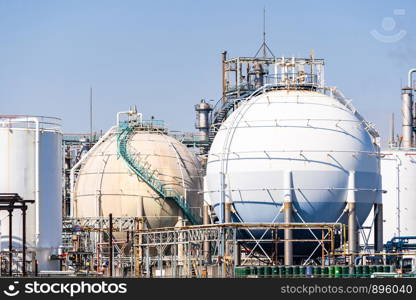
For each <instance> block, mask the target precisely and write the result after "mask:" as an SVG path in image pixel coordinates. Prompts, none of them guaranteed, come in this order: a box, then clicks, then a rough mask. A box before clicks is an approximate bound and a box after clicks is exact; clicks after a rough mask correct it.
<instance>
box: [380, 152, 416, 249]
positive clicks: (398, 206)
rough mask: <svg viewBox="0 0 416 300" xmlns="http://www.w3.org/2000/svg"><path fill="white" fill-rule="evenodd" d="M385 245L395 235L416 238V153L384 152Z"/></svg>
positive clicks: (382, 174)
mask: <svg viewBox="0 0 416 300" xmlns="http://www.w3.org/2000/svg"><path fill="white" fill-rule="evenodd" d="M382 154H383V156H382V159H381V176H382V187H383V189H384V190H386V191H387V193H385V194H383V196H382V199H383V206H384V212H383V214H384V218H383V219H384V243H386V242H387V241H388V240H390V239H391V238H392V237H394V236H416V184H415V179H416V151H405V150H386V151H383V152H382Z"/></svg>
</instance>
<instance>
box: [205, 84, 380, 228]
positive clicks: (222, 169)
mask: <svg viewBox="0 0 416 300" xmlns="http://www.w3.org/2000/svg"><path fill="white" fill-rule="evenodd" d="M366 125H367V124H366V123H365V122H364V121H363V120H362V119H361V118H359V117H358V116H357V114H355V111H354V110H353V109H351V108H348V107H347V106H346V104H345V103H342V102H341V101H340V100H338V99H336V98H334V97H331V96H328V95H325V94H322V93H318V92H314V91H302V90H274V91H269V92H265V93H262V94H260V95H258V96H255V97H253V98H251V99H250V100H249V101H247V102H245V103H243V104H242V105H240V107H239V108H238V109H237V110H235V111H234V112H233V113H232V114H231V115H230V116H229V117H228V118H227V119H226V121H225V122H224V123H223V124H222V126H221V128H220V129H219V131H218V133H217V135H216V137H215V139H214V141H213V144H212V147H211V149H210V152H209V157H208V164H207V175H206V181H205V182H206V184H205V186H204V193H205V194H206V195H207V199H210V200H211V201H212V204H213V206H214V209H215V211H216V214H217V215H218V216H220V215H221V212H220V211H219V204H220V202H221V201H224V202H231V203H232V204H233V206H234V209H235V214H234V217H233V219H234V221H236V222H247V223H259V222H262V223H277V222H283V221H284V219H283V213H282V212H281V209H282V204H283V201H284V197H285V195H286V194H290V195H291V199H292V200H291V201H292V202H293V207H294V210H295V211H296V212H295V213H294V214H293V222H337V221H340V222H346V214H345V211H344V210H345V208H346V203H347V201H355V202H356V213H357V219H358V223H359V225H360V224H362V223H363V222H364V220H365V219H366V217H367V215H368V213H369V211H370V210H371V207H372V205H373V204H374V203H375V202H376V201H377V194H378V193H380V192H381V191H380V174H379V157H378V154H379V153H378V147H377V146H376V145H375V144H374V140H373V137H372V136H371V135H370V134H369V132H368V131H367V127H366ZM288 173H289V176H290V179H291V180H285V178H286V177H287V174H288ZM285 175H286V176H285ZM221 178H223V180H221ZM286 182H287V183H286ZM222 191H223V193H222Z"/></svg>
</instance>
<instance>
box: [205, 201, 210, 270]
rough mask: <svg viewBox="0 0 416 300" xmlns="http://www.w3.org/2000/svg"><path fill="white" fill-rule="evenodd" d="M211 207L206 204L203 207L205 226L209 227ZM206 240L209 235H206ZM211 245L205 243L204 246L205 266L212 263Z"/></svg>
mask: <svg viewBox="0 0 416 300" xmlns="http://www.w3.org/2000/svg"><path fill="white" fill-rule="evenodd" d="M208 212H209V205H208V204H206V203H204V206H203V222H204V225H209V224H210V220H209V213H208ZM204 238H205V239H207V238H208V235H204ZM210 248H211V245H210V242H208V241H204V244H203V251H204V261H205V266H206V265H207V264H210V263H211V249H210Z"/></svg>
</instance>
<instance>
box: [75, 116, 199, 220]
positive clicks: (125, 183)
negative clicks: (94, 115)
mask: <svg viewBox="0 0 416 300" xmlns="http://www.w3.org/2000/svg"><path fill="white" fill-rule="evenodd" d="M153 123H154V121H151V123H144V122H143V121H140V122H137V123H135V124H133V125H132V124H131V123H128V122H125V124H127V126H128V128H129V129H130V133H129V135H128V137H124V138H125V144H126V146H125V147H126V149H127V150H126V151H127V153H128V155H127V158H126V155H123V153H122V151H120V147H121V146H122V142H120V139H122V138H123V137H122V134H120V133H121V132H122V131H123V129H122V128H121V127H118V126H116V127H113V128H111V129H110V131H109V132H108V133H107V134H106V135H104V137H103V138H102V140H101V141H99V144H97V145H96V146H95V147H94V148H93V149H91V150H90V152H89V153H88V154H87V155H88V156H87V157H86V159H85V161H84V162H83V164H82V166H81V168H80V170H79V175H78V177H77V180H76V183H75V187H74V199H73V200H74V203H73V204H74V212H73V214H74V216H75V217H78V218H82V217H99V216H103V217H107V216H108V215H109V213H112V214H113V216H114V217H135V216H137V217H141V216H143V217H145V218H146V220H147V226H149V227H150V228H158V227H166V226H174V225H175V224H176V223H177V221H178V217H182V218H183V219H188V220H189V219H190V218H189V215H187V214H186V213H185V212H186V210H187V211H188V212H192V215H194V216H195V217H196V218H197V219H199V216H200V208H201V206H202V196H201V194H200V193H198V191H200V190H201V186H202V183H201V176H200V175H199V171H200V164H199V162H198V160H197V158H196V156H195V155H194V154H192V153H191V152H190V151H189V150H188V149H187V148H186V147H185V146H184V145H183V144H182V143H180V142H179V141H178V140H176V139H174V138H172V137H170V136H168V135H167V134H166V131H165V130H164V129H161V127H158V126H153V125H152V124H153ZM149 124H150V125H149ZM129 163H130V165H129ZM132 165H133V167H132ZM137 170H138V171H137ZM140 170H142V171H143V172H144V173H145V174H144V175H143V174H138V173H141V172H140ZM140 175H142V176H143V177H141V176H140ZM150 177H151V178H152V180H151V181H150V183H149V181H147V179H149V178H150ZM146 181H147V182H146ZM161 186H162V187H163V188H162V191H163V192H162V193H161V192H160V187H161ZM155 187H156V188H155ZM157 187H159V192H158V190H157ZM167 191H169V192H170V194H169V195H171V194H172V191H174V192H175V194H176V195H177V196H176V198H175V197H164V196H163V195H161V194H163V193H165V194H166V193H167ZM178 201H182V203H183V205H182V208H181V205H180V204H179V203H178ZM190 223H192V222H190Z"/></svg>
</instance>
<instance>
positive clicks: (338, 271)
mask: <svg viewBox="0 0 416 300" xmlns="http://www.w3.org/2000/svg"><path fill="white" fill-rule="evenodd" d="M334 273H335V278H341V276H342V267H341V266H335V267H334Z"/></svg>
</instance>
